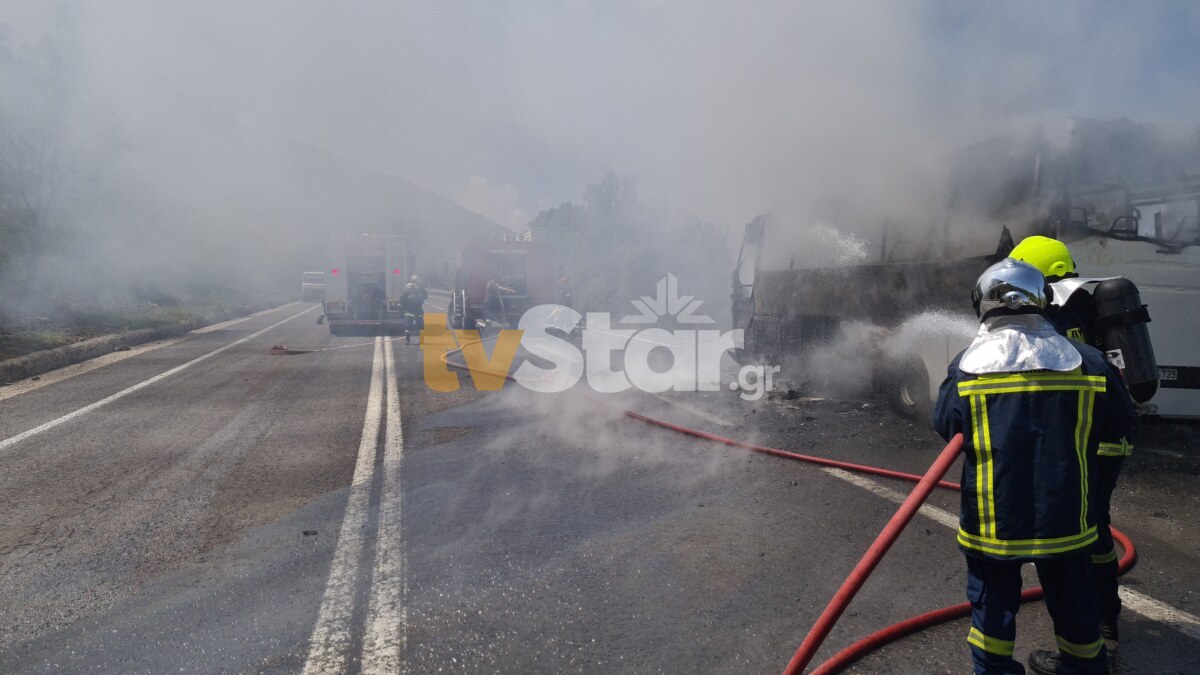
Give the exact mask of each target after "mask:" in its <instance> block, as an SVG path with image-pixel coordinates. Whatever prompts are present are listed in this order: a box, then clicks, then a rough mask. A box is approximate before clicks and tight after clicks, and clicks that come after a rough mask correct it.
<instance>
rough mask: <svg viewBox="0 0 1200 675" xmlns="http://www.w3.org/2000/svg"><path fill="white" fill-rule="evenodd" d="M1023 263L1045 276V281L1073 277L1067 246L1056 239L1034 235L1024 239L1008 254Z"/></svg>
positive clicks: (1073, 266)
mask: <svg viewBox="0 0 1200 675" xmlns="http://www.w3.org/2000/svg"><path fill="white" fill-rule="evenodd" d="M1008 255H1009V257H1010V258H1015V259H1016V260H1020V261H1021V262H1024V263H1029V264H1030V265H1033V266H1034V267H1036V268H1037V269H1038V271H1039V272H1041V273H1042V274H1044V275H1046V280H1047V281H1057V280H1059V279H1063V278H1065V277H1073V276H1075V261H1074V260H1072V259H1071V252H1070V251H1068V250H1067V245H1066V244H1064V243H1062V242H1061V241H1059V240H1057V239H1051V238H1050V237H1043V236H1041V235H1034V236H1032V237H1025V238H1024V239H1022V240H1021V243H1019V244H1017V247H1016V248H1014V249H1013V250H1012V253H1009V254H1008Z"/></svg>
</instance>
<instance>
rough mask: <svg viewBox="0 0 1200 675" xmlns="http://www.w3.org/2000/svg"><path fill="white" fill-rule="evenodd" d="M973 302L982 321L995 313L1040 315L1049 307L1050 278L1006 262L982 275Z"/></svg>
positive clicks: (1013, 262)
mask: <svg viewBox="0 0 1200 675" xmlns="http://www.w3.org/2000/svg"><path fill="white" fill-rule="evenodd" d="M971 300H972V301H973V302H974V304H975V314H976V316H978V317H979V318H980V319H981V320H982V319H986V318H987V317H988V315H989V314H993V313H1003V314H1017V313H1029V312H1031V311H1038V312H1040V311H1041V310H1044V309H1046V304H1047V299H1046V277H1044V276H1042V273H1041V272H1039V271H1038V269H1037V268H1036V267H1034V266H1033V265H1030V264H1028V263H1023V262H1021V261H1019V260H1013V259H1012V258H1005V259H1004V260H1001V261H1000V262H998V263H996V264H995V265H992V266H991V267H989V268H987V269H986V270H984V271H983V274H981V275H979V280H978V281H976V282H975V290H973V291H971Z"/></svg>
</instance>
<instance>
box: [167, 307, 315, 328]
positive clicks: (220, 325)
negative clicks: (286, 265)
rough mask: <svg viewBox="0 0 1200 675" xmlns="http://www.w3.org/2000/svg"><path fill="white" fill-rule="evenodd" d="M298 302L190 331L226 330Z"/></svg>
mask: <svg viewBox="0 0 1200 675" xmlns="http://www.w3.org/2000/svg"><path fill="white" fill-rule="evenodd" d="M298 304H300V303H298V302H289V303H288V304H286V305H280V306H279V307H272V308H271V309H264V310H262V311H261V312H255V313H253V314H250V315H247V316H243V317H241V318H237V319H230V320H229V321H222V322H221V323H214V324H213V325H211V326H204V327H203V328H197V329H196V330H194V331H191V332H190V333H189V335H204V334H205V333H212V332H215V331H219V330H225V329H226V328H230V327H232V326H236V325H238V324H239V323H242V322H243V321H249V320H250V319H253V318H255V317H259V316H262V315H264V314H270V313H271V312H274V311H276V310H280V309H284V308H285V307H291V306H293V305H298ZM317 307H320V305H316V306H314V307H309V309H310V310H312V309H316V308H317Z"/></svg>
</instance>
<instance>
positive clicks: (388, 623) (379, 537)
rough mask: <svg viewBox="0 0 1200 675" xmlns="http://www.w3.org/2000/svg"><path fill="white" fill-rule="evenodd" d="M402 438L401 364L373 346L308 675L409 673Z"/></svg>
mask: <svg viewBox="0 0 1200 675" xmlns="http://www.w3.org/2000/svg"><path fill="white" fill-rule="evenodd" d="M381 428H382V430H383V443H382V446H383V463H382V471H381V473H382V481H383V484H382V486H381V487H382V489H381V490H380V493H379V494H380V501H379V521H378V528H377V532H376V536H375V548H374V551H373V554H374V555H373V556H372V558H371V560H373V561H374V564H373V565H371V566H369V567H367V568H366V569H365V570H364V565H363V562H364V557H365V556H364V552H365V551H366V548H367V541H368V538H369V534H370V532H369V524H370V523H369V518H368V516H369V513H370V507H371V488H372V485H373V484H374V482H375V473H376V472H375V465H376V457H377V455H378V452H379V446H380V429H381ZM403 452H404V436H403V431H402V425H401V423H400V397H399V394H398V392H397V389H396V363H395V355H394V354H393V352H392V344H391V342H385V341H384V339H383V338H376V339H375V357H374V360H373V361H372V365H371V385H370V390H369V392H368V394H367V412H366V417H365V418H364V420H363V432H362V440H361V441H360V442H359V444H358V459H357V460H356V463H355V466H354V480H353V482H352V483H351V485H350V498H349V500H348V501H347V502H346V515H345V517H344V519H343V520H342V528H341V532H340V533H339V535H338V543H337V548H336V549H335V551H334V554H333V564H332V565H331V566H330V569H329V580H328V581H327V582H326V584H325V596H324V598H323V600H322V601H321V610H320V613H319V614H318V616H317V623H316V626H315V627H314V628H313V633H312V638H311V639H310V640H309V648H308V659H307V661H306V662H305V665H304V672H305V674H306V675H318V674H325V673H345V672H348V671H350V670H353V669H354V668H353V664H354V663H355V662H358V664H359V667H360V668H361V672H363V673H398V672H400V671H401V669H402V667H403V662H402V658H403V653H404V642H405V637H406V634H407V623H408V621H407V615H406V613H405V609H404V598H405V595H406V594H407V587H406V584H405V578H404V548H403V546H402V543H401V540H400V536H401V492H400V457H401V455H402V454H403ZM368 574H369V575H370V580H369V582H368V583H369V584H370V594H369V598H370V599H369V601H368V605H367V615H366V622H365V626H364V628H363V632H362V649H361V654H360V655H359V656H360V658H357V659H356V658H354V657H355V655H354V654H353V653H352V652H353V647H354V632H353V629H354V627H355V626H354V623H355V621H354V598H355V591H356V589H357V588H358V586H359V583H360V579H364V578H366V575H368Z"/></svg>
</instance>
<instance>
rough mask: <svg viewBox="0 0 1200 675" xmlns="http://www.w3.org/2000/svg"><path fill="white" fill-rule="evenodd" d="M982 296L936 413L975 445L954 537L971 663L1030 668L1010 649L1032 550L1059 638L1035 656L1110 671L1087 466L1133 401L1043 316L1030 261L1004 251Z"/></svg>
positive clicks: (1040, 662)
mask: <svg viewBox="0 0 1200 675" xmlns="http://www.w3.org/2000/svg"><path fill="white" fill-rule="evenodd" d="M972 296H973V300H974V301H975V307H976V312H977V314H978V315H979V317H980V321H981V325H980V330H979V333H978V335H977V336H976V338H975V340H974V341H973V342H972V343H971V345H970V346H969V347H967V349H965V350H963V352H962V353H960V354H959V355H958V356H957V357H955V359H954V361H953V362H952V363H951V364H950V367H949V369H948V373H947V377H946V380H945V382H943V383H942V386H941V390H940V392H939V395H938V401H937V406H936V408H935V411H934V420H933V421H934V427H935V428H936V430H937V431H938V433H940V434H941V435H942V437H944V438H946V439H947V440H949V439H950V438H951V437H952V436H954V434H957V433H961V434H963V438H964V447H965V449H966V460H965V462H964V463H963V475H962V486H963V488H962V504H961V509H960V518H959V531H958V544H959V547H960V548H961V549H962V550H963V552H964V554H965V555H966V560H967V597H968V599H969V600H970V602H971V604H972V614H971V624H972V625H971V630H970V633H969V635H968V638H967V642H968V643H969V644H970V646H971V654H972V660H973V664H974V669H975V672H976V673H1024V672H1025V669H1024V667H1023V666H1022V665H1021V664H1020V663H1018V662H1017V661H1016V660H1014V659H1013V658H1012V655H1013V642H1014V640H1015V638H1016V614H1017V610H1018V609H1019V607H1020V602H1021V566H1022V564H1024V563H1026V562H1032V563H1034V564H1035V565H1036V567H1037V572H1038V577H1039V578H1040V579H1041V582H1042V586H1043V587H1044V588H1045V591H1046V607H1047V609H1048V610H1049V611H1050V616H1051V618H1052V619H1053V621H1054V633H1055V637H1056V638H1057V643H1058V650H1057V652H1054V651H1049V650H1037V651H1035V652H1033V653H1032V654H1031V655H1030V657H1029V665H1030V667H1031V668H1032V669H1033V670H1034V671H1035V672H1037V673H1045V674H1051V673H1083V674H1091V673H1105V672H1107V665H1106V662H1107V651H1106V649H1105V644H1104V641H1103V639H1101V637H1100V627H1099V622H1098V620H1097V611H1096V599H1095V595H1094V593H1093V591H1092V588H1091V575H1092V564H1091V559H1090V557H1089V553H1090V549H1091V547H1092V546H1093V545H1094V544H1095V542H1096V540H1097V534H1096V514H1095V512H1094V509H1093V508H1092V507H1091V500H1090V499H1089V494H1088V493H1089V489H1090V483H1089V480H1088V475H1089V473H1090V472H1091V471H1092V470H1093V469H1094V468H1095V463H1096V462H1095V457H1096V451H1097V447H1098V445H1099V443H1100V442H1102V441H1117V440H1119V439H1121V438H1122V437H1124V436H1125V435H1126V434H1127V433H1129V430H1130V428H1131V427H1132V425H1133V405H1132V402H1131V401H1130V399H1129V395H1128V393H1127V392H1126V390H1125V387H1124V385H1123V384H1122V382H1121V379H1120V377H1119V376H1118V374H1117V372H1116V371H1115V370H1114V369H1113V368H1112V367H1111V366H1110V365H1109V364H1108V362H1107V361H1105V359H1104V355H1103V354H1101V353H1100V352H1099V351H1097V350H1096V349H1094V348H1092V347H1089V346H1087V345H1083V344H1078V343H1075V342H1072V341H1070V340H1068V339H1066V338H1065V337H1063V336H1062V335H1060V334H1059V333H1058V331H1057V330H1055V328H1054V326H1053V325H1052V324H1051V323H1050V322H1049V321H1048V320H1047V319H1046V317H1045V316H1044V311H1045V308H1046V306H1047V298H1046V282H1045V277H1044V276H1043V275H1042V273H1041V272H1039V271H1038V270H1037V269H1035V268H1034V267H1032V266H1030V265H1027V264H1025V263H1022V262H1018V261H1015V260H1012V259H1006V260H1003V261H1001V262H999V263H997V264H995V265H993V266H992V267H990V268H988V269H987V271H985V272H984V273H983V275H982V276H980V277H979V281H978V282H977V283H976V286H975V291H974V293H973V294H972Z"/></svg>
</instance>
